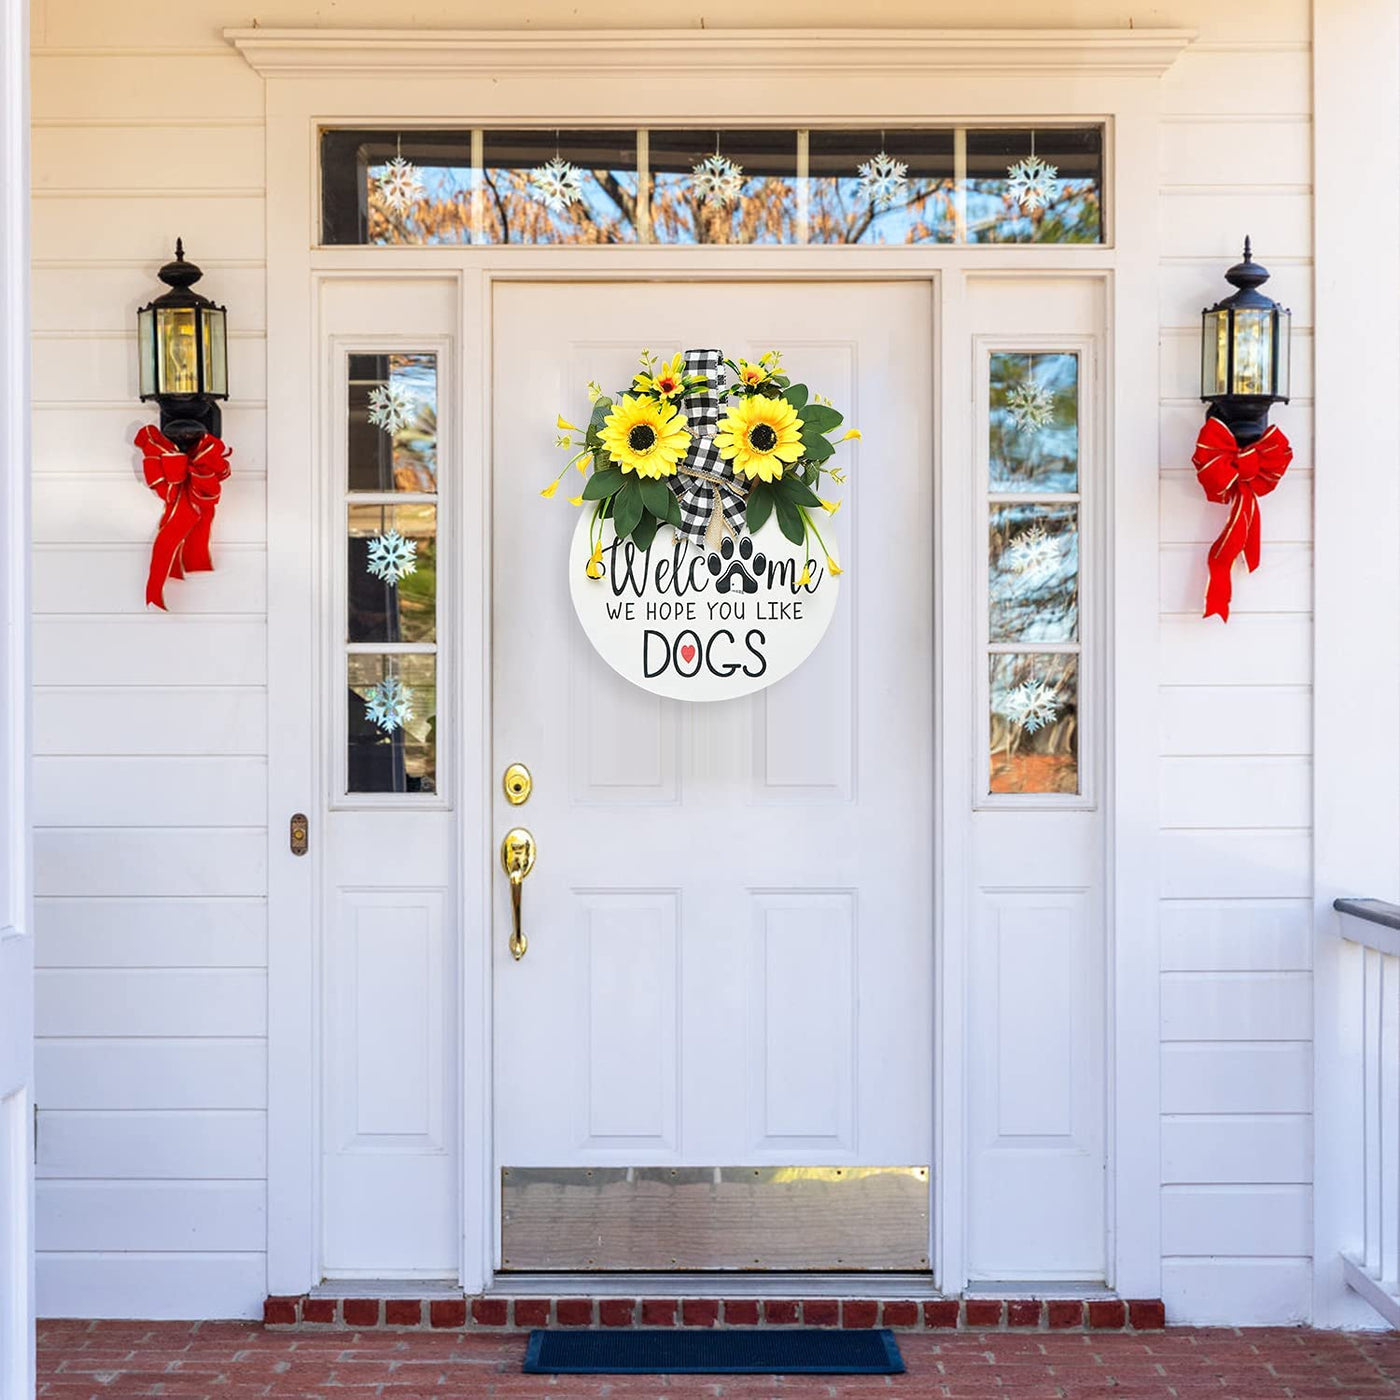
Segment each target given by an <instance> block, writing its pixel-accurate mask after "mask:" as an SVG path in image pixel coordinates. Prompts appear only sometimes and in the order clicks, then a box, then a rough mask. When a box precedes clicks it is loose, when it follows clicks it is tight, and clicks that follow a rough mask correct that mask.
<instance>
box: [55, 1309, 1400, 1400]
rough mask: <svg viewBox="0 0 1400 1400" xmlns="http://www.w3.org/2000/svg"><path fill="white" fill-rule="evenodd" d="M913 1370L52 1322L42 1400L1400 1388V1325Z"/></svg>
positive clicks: (512, 1340) (1171, 1341)
mask: <svg viewBox="0 0 1400 1400" xmlns="http://www.w3.org/2000/svg"><path fill="white" fill-rule="evenodd" d="M899 1345H900V1348H901V1349H902V1351H903V1352H904V1359H905V1361H906V1363H907V1364H908V1367H909V1371H908V1373H907V1374H906V1375H903V1376H891V1377H884V1376H854V1377H849V1378H841V1377H829V1378H828V1377H820V1376H806V1377H798V1378H794V1379H791V1380H786V1379H782V1378H779V1377H767V1376H676V1377H669V1378H668V1377H662V1376H657V1377H651V1376H628V1377H610V1376H596V1377H590V1376H564V1377H560V1378H559V1379H550V1378H548V1377H542V1376H526V1375H523V1374H521V1371H520V1360H521V1357H522V1355H523V1353H524V1350H525V1338H524V1336H523V1335H520V1334H515V1335H511V1334H500V1335H495V1336H489V1335H487V1336H484V1335H481V1334H479V1333H477V1334H472V1335H463V1334H460V1333H453V1332H437V1333H434V1332H391V1331H385V1330H380V1331H376V1332H372V1333H359V1332H354V1331H349V1330H346V1331H340V1330H336V1331H329V1330H322V1331H315V1332H313V1331H290V1330H280V1331H279V1330H265V1329H264V1328H263V1327H261V1326H260V1325H259V1324H257V1323H252V1322H204V1323H187V1322H42V1323H40V1324H39V1395H40V1396H42V1397H44V1400H89V1397H97V1400H131V1398H132V1397H137V1396H140V1397H147V1396H169V1397H172V1400H204V1398H205V1397H210V1400H253V1397H258V1396H267V1397H269V1400H287V1397H308V1400H315V1398H316V1397H327V1400H360V1397H363V1400H371V1397H373V1400H379V1397H381V1396H382V1397H384V1400H430V1397H441V1400H459V1397H473V1398H474V1397H478V1396H479V1397H496V1396H500V1397H507V1398H508V1400H528V1398H529V1397H552V1400H563V1398H564V1397H569V1398H570V1400H572V1397H575V1396H577V1397H581V1400H592V1397H611V1396H617V1397H642V1396H661V1397H666V1400H683V1397H692V1396H693V1397H700V1396H704V1397H710V1398H711V1400H714V1398H716V1397H727V1396H746V1397H753V1400H758V1398H759V1397H773V1400H799V1397H815V1396H821V1397H824V1398H825V1400H869V1397H875V1396H888V1397H890V1400H897V1397H900V1396H908V1397H914V1396H919V1397H925V1396H928V1397H934V1396H945V1397H967V1400H974V1398H975V1400H988V1397H1005V1398H1006V1400H1088V1397H1091V1396H1093V1397H1109V1396H1112V1397H1114V1400H1157V1397H1186V1398H1187V1400H1195V1397H1199V1396H1210V1397H1213V1400H1227V1397H1232V1396H1238V1397H1241V1400H1245V1398H1246V1397H1247V1400H1269V1398H1270V1397H1279V1400H1284V1397H1297V1398H1298V1400H1314V1398H1315V1397H1323V1396H1327V1397H1332V1400H1336V1397H1345V1396H1356V1397H1367V1396H1380V1395H1400V1335H1397V1334H1394V1333H1388V1334H1367V1333H1337V1332H1310V1331H1304V1330H1301V1329H1285V1328H1270V1329H1260V1330H1246V1331H1235V1330H1230V1329H1211V1330H1204V1329H1196V1328H1184V1327H1183V1328H1169V1329H1168V1330H1167V1331H1165V1332H1153V1333H1149V1334H1141V1335H1136V1336H1134V1335H1131V1334H1128V1335H1125V1334H1121V1333H1091V1332H1064V1333H1055V1332H1040V1333H1034V1334H1017V1333H1011V1332H995V1333H978V1332H962V1333H944V1334H932V1333H911V1334H902V1335H900V1337H899Z"/></svg>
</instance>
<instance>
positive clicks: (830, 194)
mask: <svg viewBox="0 0 1400 1400" xmlns="http://www.w3.org/2000/svg"><path fill="white" fill-rule="evenodd" d="M881 157H886V158H887V159H884V160H882V159H881ZM808 170H809V172H810V178H809V179H808V181H807V202H808V214H807V228H808V234H807V237H808V240H809V241H810V242H812V243H951V242H952V241H953V238H954V236H955V233H956V227H955V223H954V211H953V189H954V179H953V133H952V132H951V131H883V132H882V131H813V132H811V133H810V135H809V137H808Z"/></svg>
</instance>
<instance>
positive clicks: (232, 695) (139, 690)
mask: <svg viewBox="0 0 1400 1400" xmlns="http://www.w3.org/2000/svg"><path fill="white" fill-rule="evenodd" d="M33 724H34V752H35V754H36V755H39V756H47V755H68V754H77V755H85V754H93V755H103V756H110V757H114V758H116V757H123V756H127V755H145V754H149V755H152V756H177V755H182V754H191V755H220V754H238V755H244V756H248V757H258V758H261V757H262V756H263V755H265V754H266V753H267V694H266V692H265V691H264V690H263V688H262V687H261V686H260V685H247V686H214V685H205V686H174V685H170V686H141V685H124V686H111V685H87V686H82V685H79V686H56V685H43V686H38V687H36V688H35V691H34V715H33Z"/></svg>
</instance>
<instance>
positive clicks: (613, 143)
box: [481, 131, 637, 243]
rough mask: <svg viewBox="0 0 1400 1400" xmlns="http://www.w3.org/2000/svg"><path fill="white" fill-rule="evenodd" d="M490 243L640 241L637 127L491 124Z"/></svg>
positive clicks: (486, 217) (485, 216)
mask: <svg viewBox="0 0 1400 1400" xmlns="http://www.w3.org/2000/svg"><path fill="white" fill-rule="evenodd" d="M482 160H483V161H484V163H485V171H484V182H485V195H484V198H483V200H482V228H481V237H482V239H483V241H485V242H487V243H635V242H636V241H637V135H636V132H634V131H565V132H562V133H560V134H559V135H558V136H556V135H555V133H554V132H552V131H488V132H487V133H486V134H485V145H484V148H483V153H482Z"/></svg>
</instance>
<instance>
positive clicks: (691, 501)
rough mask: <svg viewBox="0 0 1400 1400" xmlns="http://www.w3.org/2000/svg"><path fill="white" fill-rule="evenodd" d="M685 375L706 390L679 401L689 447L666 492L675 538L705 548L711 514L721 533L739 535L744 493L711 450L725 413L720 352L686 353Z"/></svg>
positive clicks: (727, 465) (726, 465)
mask: <svg viewBox="0 0 1400 1400" xmlns="http://www.w3.org/2000/svg"><path fill="white" fill-rule="evenodd" d="M685 372H686V373H687V374H688V375H691V374H703V375H704V376H705V387H704V388H703V389H700V390H697V391H696V392H695V393H693V394H691V395H690V396H689V397H688V398H686V399H684V400H683V401H682V402H683V404H684V407H685V413H686V426H687V427H689V429H690V446H689V448H688V449H687V450H686V454H685V460H684V461H683V462H681V463H680V465H679V466H678V467H677V468H676V474H675V475H674V476H673V477H672V478H671V490H672V491H674V492H675V493H676V499H677V501H678V502H679V503H680V508H681V523H680V526H679V530H680V533H681V534H682V535H685V536H687V537H688V538H689V539H692V540H694V541H695V542H696V543H697V544H704V543H705V541H706V538H707V536H708V532H709V528H710V519H711V517H712V516H713V515H714V513H715V510H716V508H718V509H719V511H720V525H721V528H722V529H724V530H725V531H726V533H728V534H731V535H735V536H737V535H738V534H739V533H740V531H742V530H743V528H744V512H745V509H746V506H745V498H746V497H747V496H748V491H747V489H746V488H745V487H743V486H741V485H740V484H739V483H738V481H737V480H736V479H735V476H734V468H733V466H732V465H731V464H730V463H729V462H726V461H725V460H724V458H723V457H721V456H720V455H719V449H718V448H717V447H716V446H715V430H716V428H718V426H719V420H720V415H721V414H722V413H723V412H724V387H725V374H726V371H725V367H724V360H723V358H722V357H721V355H720V352H719V351H718V350H687V351H686V352H685Z"/></svg>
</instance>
